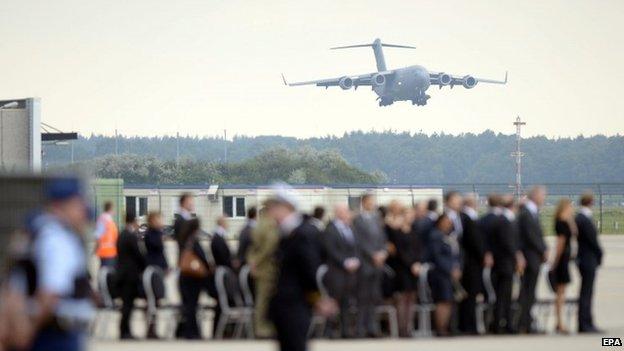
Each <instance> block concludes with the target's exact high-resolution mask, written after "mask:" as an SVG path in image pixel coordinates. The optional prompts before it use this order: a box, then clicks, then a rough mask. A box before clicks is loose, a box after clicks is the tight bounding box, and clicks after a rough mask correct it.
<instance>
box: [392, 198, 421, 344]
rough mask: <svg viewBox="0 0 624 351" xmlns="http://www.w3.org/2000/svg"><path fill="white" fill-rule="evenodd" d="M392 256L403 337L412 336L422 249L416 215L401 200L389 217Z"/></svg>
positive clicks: (395, 204) (400, 327)
mask: <svg viewBox="0 0 624 351" xmlns="http://www.w3.org/2000/svg"><path fill="white" fill-rule="evenodd" d="M385 230H386V235H387V237H388V242H389V246H390V249H389V250H388V251H389V254H390V257H389V259H388V265H390V267H391V268H392V269H393V270H394V272H395V278H394V283H395V286H394V287H395V289H396V290H395V293H394V300H395V305H396V309H397V313H398V315H397V317H398V322H399V336H400V337H411V336H412V335H411V332H412V331H411V329H412V325H413V324H412V322H411V320H410V319H411V317H412V315H411V311H412V306H413V305H414V303H415V302H416V287H417V275H418V272H419V270H420V250H419V247H417V246H415V245H414V243H415V242H416V241H415V240H414V233H413V231H412V216H411V214H410V212H409V211H408V209H407V208H406V207H405V206H403V205H402V204H400V203H399V202H397V201H392V202H391V203H390V204H389V205H388V212H387V214H386V218H385Z"/></svg>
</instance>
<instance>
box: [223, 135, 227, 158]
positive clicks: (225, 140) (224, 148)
mask: <svg viewBox="0 0 624 351" xmlns="http://www.w3.org/2000/svg"><path fill="white" fill-rule="evenodd" d="M223 163H225V164H227V129H224V130H223Z"/></svg>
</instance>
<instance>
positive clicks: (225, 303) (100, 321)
mask: <svg viewBox="0 0 624 351" xmlns="http://www.w3.org/2000/svg"><path fill="white" fill-rule="evenodd" d="M431 268H432V267H431V266H430V265H428V264H424V265H423V267H422V270H421V274H420V275H419V280H418V289H417V296H418V303H417V304H415V305H414V306H413V307H412V311H411V313H412V316H415V317H416V320H417V325H418V326H417V328H416V327H414V326H412V327H411V328H410V330H413V335H414V336H419V337H428V336H431V335H432V312H433V311H434V309H435V304H434V303H433V299H432V296H431V289H430V287H429V281H428V274H429V271H430V270H431ZM327 270H328V268H327V266H326V265H321V266H320V267H319V269H318V271H317V274H316V280H317V285H318V287H319V290H320V293H321V294H322V295H323V296H329V292H328V290H327V287H326V284H325V282H324V281H325V276H326V274H327ZM386 270H387V272H386V274H392V273H393V272H392V271H391V268H389V267H386ZM174 274H175V275H176V276H175V277H174V278H175V279H176V281H177V274H179V273H178V272H177V271H176V272H174ZM113 275H114V270H113V269H111V268H109V267H102V268H101V269H100V271H99V272H98V276H97V285H98V289H99V291H100V294H101V296H102V302H103V307H102V308H101V309H100V310H99V313H98V316H97V319H96V322H95V324H94V328H93V333H94V334H95V335H97V336H102V337H106V336H107V335H108V333H107V331H108V330H109V325H110V322H111V319H112V318H114V317H115V315H116V314H117V313H118V310H119V307H120V306H119V303H116V299H115V294H114V289H113V279H114V278H113ZM516 279H519V278H516ZM483 283H484V288H485V294H483V298H482V299H480V300H479V301H478V303H477V309H476V320H477V329H478V332H479V333H481V334H484V333H486V331H487V330H486V329H487V325H489V323H490V322H491V321H492V319H493V316H492V315H493V306H494V304H495V302H496V292H495V289H494V286H493V284H492V279H491V270H490V269H484V270H483ZM141 286H142V292H141V296H142V297H143V301H144V302H143V304H139V309H141V310H143V311H144V313H145V319H146V322H148V323H149V322H152V321H154V320H156V319H159V320H162V321H166V325H165V330H167V334H168V337H173V336H174V334H175V328H176V326H177V323H178V321H179V319H180V313H179V311H180V305H179V304H172V303H167V302H166V299H165V295H166V294H165V286H164V272H163V271H162V269H160V268H159V267H156V266H149V267H147V268H146V269H145V271H144V272H143V276H142V279H141ZM215 287H216V291H217V301H216V303H217V304H218V305H219V307H220V309H221V315H220V318H219V320H217V321H214V323H217V326H216V328H215V334H214V336H213V337H214V338H215V339H222V338H223V337H224V335H225V333H226V330H227V328H228V326H232V330H233V332H232V336H233V337H235V338H242V337H245V338H253V337H254V329H253V306H254V295H253V292H252V288H251V285H250V268H249V266H247V265H245V266H243V267H242V268H241V269H240V271H239V273H238V274H236V273H235V272H234V271H233V270H232V269H231V268H229V267H225V266H219V267H217V269H216V271H215ZM163 300H164V301H163ZM553 304H554V301H553V300H552V299H546V300H539V301H538V302H537V303H536V312H537V316H538V318H536V322H537V327H538V328H540V329H544V327H545V325H546V324H547V323H548V318H549V316H550V315H551V314H552V306H553ZM575 306H576V300H567V301H566V318H567V320H568V325H569V322H570V321H571V320H572V317H573V315H574V307H575ZM214 307H215V306H214V305H203V306H201V308H200V309H199V313H200V314H201V315H200V316H199V317H200V320H206V319H207V318H210V317H209V316H208V314H209V313H212V310H213V309H214ZM515 308H517V305H515ZM375 311H376V317H377V320H378V322H379V323H381V322H382V321H385V322H387V326H388V332H389V335H390V336H391V337H398V334H399V332H398V318H397V310H396V308H395V306H394V305H393V304H391V303H383V304H381V305H379V306H377V307H376V309H375ZM162 314H166V315H164V316H163V315H162ZM159 316H161V318H158V317H159ZM409 320H410V321H412V320H414V318H410V319H409ZM326 325H327V319H326V318H324V317H322V316H320V315H314V316H313V318H312V323H311V325H310V329H309V331H308V334H309V336H310V337H315V336H320V335H322V334H323V332H324V331H325V328H326Z"/></svg>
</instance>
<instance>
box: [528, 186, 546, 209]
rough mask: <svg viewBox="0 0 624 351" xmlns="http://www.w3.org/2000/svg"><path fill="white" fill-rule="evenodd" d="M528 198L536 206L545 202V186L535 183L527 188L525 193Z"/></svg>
mask: <svg viewBox="0 0 624 351" xmlns="http://www.w3.org/2000/svg"><path fill="white" fill-rule="evenodd" d="M527 197H528V198H529V200H531V201H533V202H534V203H535V204H536V205H537V207H542V206H544V203H545V202H546V187H545V186H543V185H536V186H534V187H532V188H531V189H530V190H529V193H528V195H527Z"/></svg>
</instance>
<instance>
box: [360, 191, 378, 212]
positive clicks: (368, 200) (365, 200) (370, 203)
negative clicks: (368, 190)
mask: <svg viewBox="0 0 624 351" xmlns="http://www.w3.org/2000/svg"><path fill="white" fill-rule="evenodd" d="M361 203H362V209H363V210H364V211H367V212H370V211H374V210H375V206H376V204H375V196H373V194H364V195H362V202H361Z"/></svg>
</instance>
